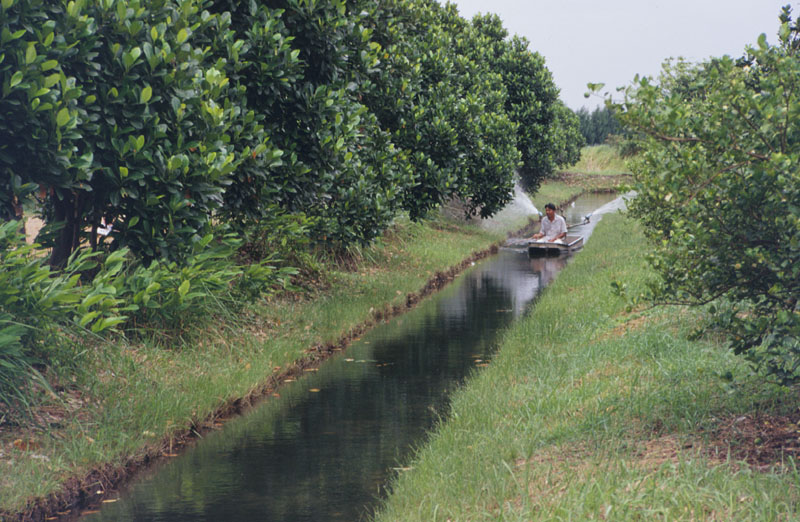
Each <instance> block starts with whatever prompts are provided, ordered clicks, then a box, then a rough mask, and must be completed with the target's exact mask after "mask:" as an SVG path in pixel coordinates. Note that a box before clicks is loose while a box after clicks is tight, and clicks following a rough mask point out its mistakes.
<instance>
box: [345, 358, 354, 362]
mask: <svg viewBox="0 0 800 522" xmlns="http://www.w3.org/2000/svg"><path fill="white" fill-rule="evenodd" d="M353 361H355V359H351V358H350V357H348V358H347V359H345V360H344V362H353Z"/></svg>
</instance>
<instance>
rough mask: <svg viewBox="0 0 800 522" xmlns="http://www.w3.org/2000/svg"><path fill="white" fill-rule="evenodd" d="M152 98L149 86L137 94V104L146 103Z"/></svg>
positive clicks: (151, 90)
mask: <svg viewBox="0 0 800 522" xmlns="http://www.w3.org/2000/svg"><path fill="white" fill-rule="evenodd" d="M152 97H153V89H152V87H150V86H149V85H148V86H147V87H145V88H144V89H142V92H141V93H140V94H139V103H147V102H149V101H150V98H152Z"/></svg>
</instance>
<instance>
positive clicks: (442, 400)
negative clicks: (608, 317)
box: [86, 198, 608, 521]
mask: <svg viewBox="0 0 800 522" xmlns="http://www.w3.org/2000/svg"><path fill="white" fill-rule="evenodd" d="M607 200H608V198H606V201H607ZM590 210H591V209H590ZM587 212H588V211H587ZM568 222H569V219H568ZM566 262H567V259H566V257H555V258H553V257H550V258H538V259H535V258H534V259H531V258H529V257H528V256H527V255H526V254H525V253H524V251H522V252H520V251H515V250H501V252H500V253H499V254H498V255H497V256H495V257H494V258H492V259H490V260H487V261H485V262H483V263H480V264H478V265H477V266H476V267H475V268H474V269H472V270H471V271H468V272H467V273H465V274H464V275H462V276H460V277H459V278H458V280H457V281H456V282H455V283H454V284H452V285H450V286H449V287H447V288H446V289H445V290H443V291H442V292H441V293H440V294H438V295H437V296H435V297H434V298H433V299H429V300H427V301H425V302H424V303H422V304H421V305H420V306H418V307H417V308H415V309H414V310H412V311H410V312H409V313H407V314H405V315H403V316H401V317H398V318H395V319H394V320H392V321H390V322H388V323H385V324H382V325H380V326H378V327H377V328H375V329H373V330H372V331H371V332H369V333H368V334H367V335H365V336H364V337H363V338H362V339H361V340H359V341H357V342H356V343H354V344H353V345H352V346H351V347H350V348H348V350H347V352H346V353H345V354H343V355H341V356H337V357H334V358H332V359H331V360H329V361H328V362H326V363H325V364H324V365H323V366H322V367H321V368H320V370H319V372H316V373H313V374H309V375H308V376H306V377H305V378H303V379H300V380H298V381H297V382H293V383H291V384H289V385H287V386H285V387H283V388H281V389H280V397H279V398H270V399H269V400H267V401H265V402H264V403H263V404H262V405H260V406H259V407H258V408H256V409H255V410H254V411H253V412H251V413H249V414H248V415H246V416H243V417H240V418H238V419H235V420H233V421H231V422H230V423H228V424H227V425H226V426H225V428H224V430H221V431H218V432H214V433H211V434H209V435H208V436H206V437H205V439H204V440H203V441H201V443H199V444H198V445H197V446H195V447H194V448H191V449H190V450H188V451H187V452H186V454H185V455H183V456H181V457H180V458H177V459H175V460H173V461H170V462H168V463H166V464H164V465H162V466H160V468H159V469H154V470H151V472H149V473H147V475H145V476H142V477H140V478H139V479H138V480H137V481H136V482H135V483H134V484H132V485H131V486H130V487H129V488H128V491H126V492H125V493H124V494H123V495H122V497H121V498H120V500H119V501H118V502H116V503H112V504H106V505H104V507H103V509H102V510H101V512H100V513H99V514H96V515H90V516H88V517H86V520H92V521H97V520H114V521H117V520H119V521H145V520H147V521H183V520H186V521H189V520H191V521H197V520H215V521H216V520H225V521H235V520H248V521H250V520H262V521H269V520H293V521H312V520H358V519H359V518H365V516H366V515H368V514H369V513H370V512H371V509H372V508H373V507H374V506H375V504H376V503H377V502H376V499H377V498H378V497H379V496H380V495H381V494H382V488H383V485H384V484H386V482H387V480H388V477H389V476H390V474H391V473H393V470H392V468H395V467H398V466H400V465H401V464H402V463H403V462H405V461H407V459H408V457H409V453H410V451H411V448H412V447H413V445H414V444H420V443H421V442H422V441H424V433H425V432H426V431H427V430H430V428H431V427H432V426H433V424H434V422H435V421H436V419H437V418H438V416H439V415H440V414H441V413H442V412H443V411H444V410H445V408H446V403H447V396H448V392H449V391H451V390H452V389H453V388H454V387H455V386H457V385H458V384H459V383H461V382H462V381H463V379H464V378H465V377H466V376H467V375H469V373H470V372H471V371H474V369H475V368H476V366H478V365H481V364H485V362H486V361H488V360H489V359H490V358H491V356H492V353H493V351H494V348H495V343H496V339H497V333H498V332H499V331H501V330H502V329H504V328H505V327H507V326H508V324H509V323H510V322H511V321H513V320H514V319H515V318H517V317H519V316H520V315H521V314H522V313H524V312H525V310H526V308H527V307H528V306H529V304H530V303H531V302H532V300H533V299H534V298H535V296H536V295H537V293H538V292H539V291H540V290H541V289H542V288H543V287H545V286H546V285H547V284H548V283H550V282H551V281H552V279H553V278H554V277H555V275H556V274H557V273H558V271H559V270H560V269H561V268H563V266H564V264H566ZM311 390H314V391H311Z"/></svg>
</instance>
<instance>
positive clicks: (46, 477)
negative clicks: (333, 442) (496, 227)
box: [0, 222, 500, 520]
mask: <svg viewBox="0 0 800 522" xmlns="http://www.w3.org/2000/svg"><path fill="white" fill-rule="evenodd" d="M499 238H500V235H498V234H490V233H487V232H484V231H480V230H479V229H477V228H475V227H465V226H456V225H454V224H449V223H446V222H439V223H433V224H427V225H419V224H411V223H406V224H403V225H399V226H397V227H396V228H395V229H393V231H392V232H391V233H390V234H387V235H386V236H385V237H384V238H383V239H382V240H381V241H380V242H378V243H377V244H376V245H374V246H373V247H371V248H368V249H364V250H363V251H361V252H360V256H359V257H358V258H357V259H355V260H354V261H353V262H352V263H350V264H349V265H348V268H347V269H343V268H341V267H340V266H335V265H331V266H329V267H328V274H327V280H328V285H327V288H325V289H324V290H319V291H317V292H315V293H313V294H312V295H296V296H286V297H283V298H280V299H276V298H273V299H272V300H271V301H264V302H259V303H252V304H249V305H248V306H247V307H246V309H245V312H244V313H243V314H242V315H240V316H237V317H221V318H217V320H215V321H214V323H213V325H210V326H208V327H204V328H203V329H202V330H199V331H189V332H185V334H184V336H183V337H182V338H181V339H173V340H172V341H170V342H168V343H166V344H165V343H164V341H163V340H161V341H160V342H159V343H155V342H141V343H138V344H135V345H126V346H114V347H109V346H96V347H86V349H88V350H96V352H97V356H96V357H89V358H87V359H89V360H94V363H93V364H94V366H93V367H92V368H90V369H88V371H87V372H86V375H84V376H83V377H82V379H83V380H82V381H78V382H73V383H62V384H63V386H57V387H56V389H55V391H56V394H57V396H56V397H53V398H52V400H51V401H50V403H49V404H46V405H44V406H43V407H42V408H39V409H38V410H37V412H36V418H34V419H33V421H32V423H31V425H29V426H24V427H16V428H13V427H9V426H8V425H2V424H0V426H5V427H3V428H1V429H2V431H0V443H1V445H0V507H1V508H0V520H2V519H3V516H2V513H3V512H5V513H6V514H7V516H10V514H14V513H18V512H21V511H24V510H26V509H27V510H30V509H31V508H32V506H34V505H35V504H36V503H42V502H43V501H44V499H46V498H47V497H48V496H49V495H52V494H54V493H58V492H59V491H63V490H64V486H65V484H69V485H70V487H72V488H73V489H74V488H75V487H76V485H78V482H80V480H78V481H77V482H76V479H83V482H84V484H83V486H86V485H87V484H86V483H87V482H88V483H89V485H91V483H92V480H97V481H98V483H97V485H94V486H92V493H93V494H95V493H96V491H98V490H100V491H102V489H103V488H104V487H105V485H107V484H109V483H113V482H115V480H116V479H117V478H118V477H119V476H120V475H121V474H124V473H125V468H126V467H131V466H133V467H136V466H138V465H139V464H140V463H141V462H142V461H143V460H145V459H146V458H149V457H152V456H157V455H172V454H175V453H177V452H178V447H179V445H180V443H181V438H182V437H183V436H184V435H186V434H187V432H191V431H202V429H204V428H207V427H209V426H213V424H214V421H215V419H214V418H213V417H214V415H215V414H216V413H220V412H225V410H226V409H227V408H228V407H229V406H232V405H233V406H235V405H236V403H235V401H236V400H237V399H240V398H247V397H251V396H253V395H258V394H261V393H263V392H264V388H265V387H269V386H272V385H274V384H275V382H274V380H275V379H276V378H277V377H279V376H280V378H283V376H284V375H285V373H286V371H287V369H289V368H292V371H294V372H297V371H302V366H305V365H306V364H309V363H310V362H313V360H314V359H319V358H320V357H322V354H321V353H318V352H317V351H315V350H311V351H309V348H313V347H321V346H325V345H331V344H336V343H337V342H340V341H341V340H342V339H343V337H346V336H347V334H348V332H350V333H352V332H353V330H354V329H358V328H363V327H364V325H365V324H366V323H368V322H369V321H374V320H376V319H379V318H380V317H381V314H383V313H384V312H385V311H389V310H391V309H393V308H395V309H401V308H402V307H404V306H406V304H407V302H408V300H409V296H411V300H412V301H413V299H414V297H415V296H416V294H417V293H418V292H419V291H420V289H422V288H423V287H424V286H425V284H426V282H428V281H429V280H430V279H431V277H432V276H433V275H434V274H436V273H437V272H439V271H443V270H446V269H447V268H448V267H451V266H453V265H456V264H457V263H459V262H461V261H463V260H464V259H466V258H468V257H469V256H470V255H472V254H473V253H474V252H476V251H479V250H482V249H485V248H487V247H488V246H489V245H490V244H492V243H493V242H494V241H496V240H498V239H499ZM301 359H305V361H306V362H305V363H303V365H301V366H300V367H296V366H295V367H293V366H292V365H293V363H295V362H296V361H298V360H301ZM93 470H94V471H95V472H97V473H95V474H93V475H90V472H92V471H93ZM50 511H51V512H52V511H53V510H52V505H51V508H50Z"/></svg>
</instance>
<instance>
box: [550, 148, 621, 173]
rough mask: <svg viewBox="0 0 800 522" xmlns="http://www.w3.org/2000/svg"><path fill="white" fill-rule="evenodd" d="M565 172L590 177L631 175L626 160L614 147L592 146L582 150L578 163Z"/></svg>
mask: <svg viewBox="0 0 800 522" xmlns="http://www.w3.org/2000/svg"><path fill="white" fill-rule="evenodd" d="M564 171H565V172H571V173H576V174H588V175H613V174H629V173H630V169H628V166H627V165H626V163H625V158H623V157H622V156H620V154H619V148H618V147H615V146H613V145H590V146H588V147H583V148H582V149H581V159H580V160H579V161H578V163H576V164H574V165H571V166H569V167H567V168H566V169H564Z"/></svg>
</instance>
